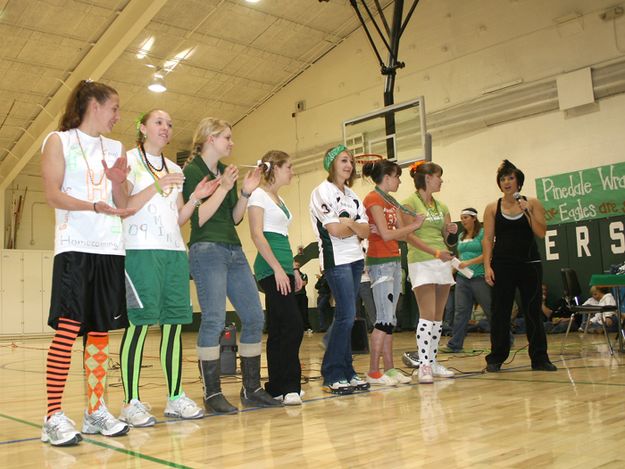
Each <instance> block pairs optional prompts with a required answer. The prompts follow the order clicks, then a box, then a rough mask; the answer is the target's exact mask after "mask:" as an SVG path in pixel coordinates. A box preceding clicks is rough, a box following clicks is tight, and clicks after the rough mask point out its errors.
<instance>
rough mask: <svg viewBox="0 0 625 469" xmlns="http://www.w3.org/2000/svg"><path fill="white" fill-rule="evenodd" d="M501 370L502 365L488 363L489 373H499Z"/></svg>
mask: <svg viewBox="0 0 625 469" xmlns="http://www.w3.org/2000/svg"><path fill="white" fill-rule="evenodd" d="M499 370H501V365H500V364H499V363H488V364H487V365H486V371H488V372H489V373H497V372H498V371H499Z"/></svg>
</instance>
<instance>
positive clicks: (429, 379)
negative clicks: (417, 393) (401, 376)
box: [419, 365, 434, 384]
mask: <svg viewBox="0 0 625 469" xmlns="http://www.w3.org/2000/svg"><path fill="white" fill-rule="evenodd" d="M433 382H434V377H433V376H432V367H431V366H430V365H421V366H420V367H419V384H431V383H433Z"/></svg>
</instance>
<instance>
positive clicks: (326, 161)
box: [323, 144, 347, 171]
mask: <svg viewBox="0 0 625 469" xmlns="http://www.w3.org/2000/svg"><path fill="white" fill-rule="evenodd" d="M344 151H347V147H346V146H345V145H342V144H341V145H337V146H335V147H334V148H333V149H332V150H330V151H329V152H328V153H326V156H325V157H324V158H323V167H324V168H325V170H326V171H330V166H332V162H333V161H334V158H336V157H337V156H338V155H339V153H343V152H344Z"/></svg>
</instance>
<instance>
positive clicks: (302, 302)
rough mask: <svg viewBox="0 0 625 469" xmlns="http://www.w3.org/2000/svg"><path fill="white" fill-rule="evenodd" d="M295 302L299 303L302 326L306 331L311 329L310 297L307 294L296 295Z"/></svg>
mask: <svg viewBox="0 0 625 469" xmlns="http://www.w3.org/2000/svg"><path fill="white" fill-rule="evenodd" d="M295 301H296V302H297V309H298V310H299V314H300V315H301V316H302V324H303V325H304V330H305V331H306V330H308V329H310V321H309V320H308V296H306V293H304V294H301V295H295Z"/></svg>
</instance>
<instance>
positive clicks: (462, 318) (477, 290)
mask: <svg viewBox="0 0 625 469" xmlns="http://www.w3.org/2000/svg"><path fill="white" fill-rule="evenodd" d="M455 301H456V310H455V313H454V322H453V328H452V337H451V339H450V340H449V342H447V347H449V348H450V349H452V350H462V346H463V344H464V338H465V336H466V335H467V326H468V325H469V319H471V313H472V312H473V304H475V303H476V302H477V303H478V304H479V305H480V306H481V307H482V309H483V310H484V314H486V317H487V318H488V320H489V321H490V317H491V312H490V305H491V291H490V286H489V285H488V284H487V283H486V280H484V277H473V278H466V277H463V276H462V275H458V276H457V277H456V292H455Z"/></svg>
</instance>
